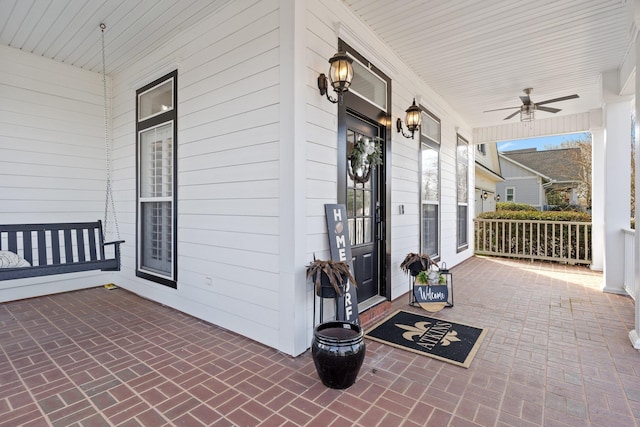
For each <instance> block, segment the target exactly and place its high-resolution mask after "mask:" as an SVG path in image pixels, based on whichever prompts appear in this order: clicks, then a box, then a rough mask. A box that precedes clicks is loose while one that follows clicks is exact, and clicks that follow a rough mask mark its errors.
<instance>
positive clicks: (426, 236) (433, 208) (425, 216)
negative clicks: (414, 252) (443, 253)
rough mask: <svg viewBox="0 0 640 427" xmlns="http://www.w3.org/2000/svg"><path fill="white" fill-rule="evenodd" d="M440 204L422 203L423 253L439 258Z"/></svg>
mask: <svg viewBox="0 0 640 427" xmlns="http://www.w3.org/2000/svg"><path fill="white" fill-rule="evenodd" d="M438 241H439V237H438V205H432V204H423V205H422V253H425V254H427V255H429V256H430V257H432V258H437V257H438V255H439V253H438Z"/></svg>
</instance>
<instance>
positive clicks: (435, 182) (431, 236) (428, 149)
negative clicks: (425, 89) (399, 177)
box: [420, 111, 440, 260]
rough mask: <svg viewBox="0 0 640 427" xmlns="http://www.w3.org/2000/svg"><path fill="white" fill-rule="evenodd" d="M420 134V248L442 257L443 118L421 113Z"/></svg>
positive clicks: (434, 255)
mask: <svg viewBox="0 0 640 427" xmlns="http://www.w3.org/2000/svg"><path fill="white" fill-rule="evenodd" d="M420 134H421V139H420V141H421V148H422V150H421V160H422V161H421V167H420V171H421V191H420V204H421V210H420V216H421V221H420V223H421V227H420V228H421V233H420V235H421V239H420V240H421V251H422V253H425V254H427V255H429V256H430V257H431V258H432V259H436V260H437V259H438V258H439V257H440V120H438V119H437V118H436V117H435V116H433V115H431V114H430V113H428V112H426V111H423V112H422V124H421V126H420Z"/></svg>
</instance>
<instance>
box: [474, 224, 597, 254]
mask: <svg viewBox="0 0 640 427" xmlns="http://www.w3.org/2000/svg"><path fill="white" fill-rule="evenodd" d="M474 221H475V223H474V230H475V239H476V241H475V245H474V247H475V251H476V253H478V254H482V255H494V256H506V257H514V258H526V259H532V260H534V259H538V260H551V261H553V260H555V261H560V262H571V263H575V264H590V263H591V248H590V244H591V238H590V233H591V228H592V226H591V223H588V222H569V221H533V220H532V221H522V220H508V219H479V218H478V219H475V220H474Z"/></svg>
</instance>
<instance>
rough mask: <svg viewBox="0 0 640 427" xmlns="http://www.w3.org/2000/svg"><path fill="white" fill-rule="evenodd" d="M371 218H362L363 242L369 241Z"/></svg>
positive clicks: (370, 239) (370, 240)
mask: <svg viewBox="0 0 640 427" xmlns="http://www.w3.org/2000/svg"><path fill="white" fill-rule="evenodd" d="M372 240H373V239H372V238H371V218H365V219H364V242H363V243H371V242H372Z"/></svg>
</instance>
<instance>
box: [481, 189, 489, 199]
mask: <svg viewBox="0 0 640 427" xmlns="http://www.w3.org/2000/svg"><path fill="white" fill-rule="evenodd" d="M488 198H489V193H487V192H486V191H483V192H482V200H487V199H488Z"/></svg>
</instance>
